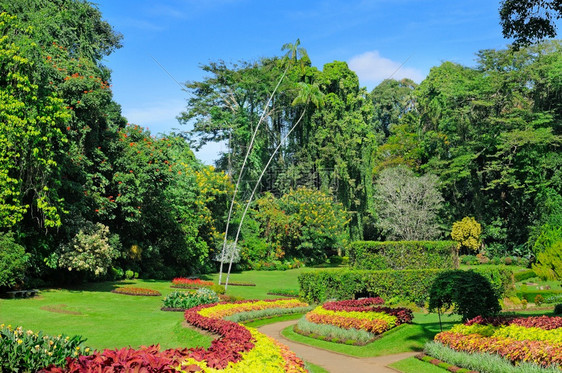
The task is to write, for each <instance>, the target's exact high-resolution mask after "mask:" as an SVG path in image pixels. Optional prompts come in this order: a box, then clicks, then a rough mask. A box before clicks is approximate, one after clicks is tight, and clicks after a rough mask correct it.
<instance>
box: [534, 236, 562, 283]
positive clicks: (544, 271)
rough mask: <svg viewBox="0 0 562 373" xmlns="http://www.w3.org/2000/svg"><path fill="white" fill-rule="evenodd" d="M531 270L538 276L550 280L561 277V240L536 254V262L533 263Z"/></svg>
mask: <svg viewBox="0 0 562 373" xmlns="http://www.w3.org/2000/svg"><path fill="white" fill-rule="evenodd" d="M533 271H535V273H536V274H537V275H538V276H540V277H543V278H547V279H550V280H555V279H556V280H559V279H561V278H562V240H560V241H557V242H555V243H553V244H552V245H550V246H549V247H547V248H546V249H545V250H544V251H543V252H540V253H538V254H537V263H536V264H533Z"/></svg>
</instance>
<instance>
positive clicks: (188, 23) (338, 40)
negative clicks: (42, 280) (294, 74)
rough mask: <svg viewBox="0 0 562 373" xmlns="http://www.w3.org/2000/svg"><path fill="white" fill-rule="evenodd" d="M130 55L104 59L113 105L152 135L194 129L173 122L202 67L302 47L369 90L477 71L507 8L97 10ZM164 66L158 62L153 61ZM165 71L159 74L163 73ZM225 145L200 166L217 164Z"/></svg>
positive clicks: (249, 1) (246, 2) (339, 4)
mask: <svg viewBox="0 0 562 373" xmlns="http://www.w3.org/2000/svg"><path fill="white" fill-rule="evenodd" d="M97 3H98V5H99V8H100V10H101V12H102V15H103V17H104V19H105V20H107V21H108V22H109V23H110V24H111V25H112V26H113V27H114V28H115V30H116V31H118V32H120V33H122V34H123V36H124V39H123V45H124V47H123V48H121V49H119V50H117V51H116V52H115V53H113V54H112V55H110V56H109V57H107V58H106V60H105V61H106V63H107V65H108V66H109V67H110V68H111V69H112V71H113V73H112V80H113V91H114V95H115V99H116V101H117V102H119V103H120V104H121V105H122V107H123V114H124V116H125V117H127V119H128V120H129V121H130V122H132V123H136V124H139V125H141V126H143V127H148V128H150V130H151V132H152V133H159V132H167V131H170V130H171V129H172V128H178V129H180V130H187V129H189V128H187V127H188V126H180V125H179V124H178V122H177V120H176V119H175V117H176V116H177V115H178V114H179V112H180V111H182V110H183V109H184V108H185V100H186V98H187V94H186V93H185V92H182V91H181V88H180V86H178V84H177V83H176V82H174V80H173V79H172V78H171V77H170V76H168V74H167V73H166V72H165V71H164V70H163V68H164V69H165V70H166V71H167V72H168V73H169V74H170V75H171V76H173V78H174V79H175V80H177V81H178V82H179V83H182V84H183V83H184V82H186V81H198V80H201V79H202V77H203V75H204V73H203V71H202V70H201V69H200V68H199V65H200V64H207V63H209V62H210V61H217V60H220V59H222V60H224V61H225V62H237V61H239V60H244V61H251V60H257V59H259V58H261V57H266V56H268V57H269V56H274V55H280V53H281V51H280V48H281V46H282V45H283V44H285V43H293V42H294V41H295V40H296V39H297V38H299V39H300V40H301V46H302V47H304V48H306V50H307V51H308V54H309V56H310V59H311V61H312V64H313V65H314V66H317V67H319V68H321V67H322V66H323V65H324V64H325V63H328V62H332V61H334V60H338V61H345V62H348V63H349V65H350V68H351V69H352V70H353V71H355V72H356V73H357V74H358V76H359V80H360V84H361V85H362V86H366V87H367V88H368V90H369V91H370V90H371V89H373V88H374V87H375V86H376V85H377V84H378V83H380V82H381V81H382V80H383V79H386V78H388V77H390V76H392V74H393V73H394V72H395V71H396V69H397V68H398V67H400V65H401V64H402V63H404V65H403V66H402V67H401V68H400V69H399V70H398V72H396V73H395V74H394V75H393V76H392V77H393V78H395V79H401V78H404V77H408V78H411V79H412V80H414V81H416V82H417V83H419V82H420V81H421V80H422V79H423V78H425V76H426V75H427V74H428V72H429V69H430V68H431V67H433V66H438V65H440V64H441V62H443V61H453V62H456V63H460V64H462V65H465V66H474V65H475V58H476V57H475V53H476V52H477V51H479V50H481V49H488V48H492V49H503V48H505V46H506V44H508V43H509V42H510V40H506V39H503V38H502V32H501V26H500V24H499V14H498V8H499V1H489V0H475V1H470V2H458V1H445V0H431V1H423V0H392V1H389V0H383V1H381V0H377V1H358V0H353V1H341V0H329V1H324V0H322V1H319V0H315V1H307V2H304V3H303V2H302V1H273V2H262V1H255V0H206V1H196V0H163V1H158V2H154V1H148V0H142V1H131V0H120V1H111V0H100V1H97ZM153 58H154V59H156V61H157V62H155V60H154V59H153ZM159 64H161V66H162V67H161V66H159ZM221 149H222V150H223V151H225V150H226V147H224V146H221V145H220V144H210V145H208V146H206V147H205V148H203V149H202V150H201V151H200V152H199V153H198V154H197V156H198V158H200V159H202V160H203V161H204V162H206V163H208V164H211V163H212V161H213V160H215V159H216V158H217V151H219V150H221Z"/></svg>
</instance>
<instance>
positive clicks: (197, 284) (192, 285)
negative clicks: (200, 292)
mask: <svg viewBox="0 0 562 373" xmlns="http://www.w3.org/2000/svg"><path fill="white" fill-rule="evenodd" d="M213 285H214V283H213V281H204V280H201V279H198V278H183V277H176V278H174V279H173V280H172V287H174V288H182V289H197V288H202V287H206V286H213Z"/></svg>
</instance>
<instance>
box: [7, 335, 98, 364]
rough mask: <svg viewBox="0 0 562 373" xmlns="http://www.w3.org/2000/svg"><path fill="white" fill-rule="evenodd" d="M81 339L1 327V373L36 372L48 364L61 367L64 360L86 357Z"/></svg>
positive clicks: (86, 351) (87, 351) (85, 349)
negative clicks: (72, 357) (82, 355)
mask: <svg viewBox="0 0 562 373" xmlns="http://www.w3.org/2000/svg"><path fill="white" fill-rule="evenodd" d="M83 342H84V340H83V339H82V337H80V336H73V337H67V336H65V335H59V336H48V335H44V334H43V333H42V332H38V333H36V332H33V331H31V330H26V331H24V330H23V329H22V328H21V327H17V328H12V326H11V325H7V326H6V325H4V324H2V325H0V372H18V371H19V372H35V371H37V370H39V369H41V368H44V367H46V366H49V365H51V364H63V363H64V362H65V359H66V357H67V356H78V355H79V354H88V353H89V351H90V349H89V348H87V347H84V345H83Z"/></svg>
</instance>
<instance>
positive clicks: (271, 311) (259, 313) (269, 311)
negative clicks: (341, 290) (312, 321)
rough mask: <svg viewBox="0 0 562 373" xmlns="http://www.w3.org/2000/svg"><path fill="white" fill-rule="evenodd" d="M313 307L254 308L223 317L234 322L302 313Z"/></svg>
mask: <svg viewBox="0 0 562 373" xmlns="http://www.w3.org/2000/svg"><path fill="white" fill-rule="evenodd" d="M312 308H313V307H294V308H266V309H263V310H254V311H247V312H240V313H237V314H234V315H231V316H227V317H225V318H224V319H225V320H230V321H234V322H243V321H248V320H258V319H264V318H269V317H273V316H279V315H291V314H302V313H306V312H308V311H310V310H311V309H312Z"/></svg>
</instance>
